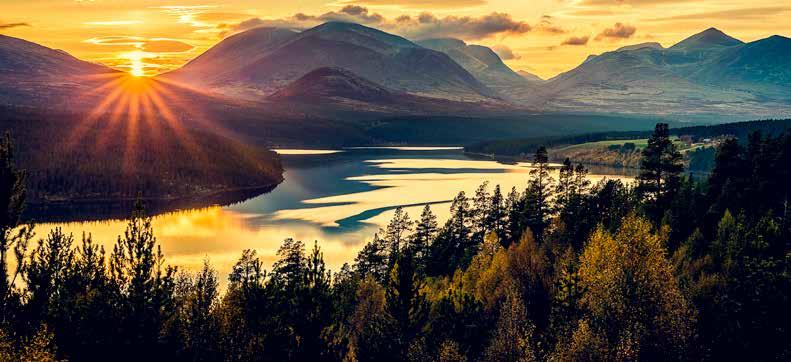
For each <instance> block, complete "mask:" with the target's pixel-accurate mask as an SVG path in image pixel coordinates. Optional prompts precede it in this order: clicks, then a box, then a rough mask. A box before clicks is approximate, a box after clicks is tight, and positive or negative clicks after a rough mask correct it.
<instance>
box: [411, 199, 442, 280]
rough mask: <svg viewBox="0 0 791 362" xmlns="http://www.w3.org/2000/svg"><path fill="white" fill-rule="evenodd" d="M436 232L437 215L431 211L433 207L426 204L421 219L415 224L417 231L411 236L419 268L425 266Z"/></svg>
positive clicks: (412, 247) (421, 268)
mask: <svg viewBox="0 0 791 362" xmlns="http://www.w3.org/2000/svg"><path fill="white" fill-rule="evenodd" d="M436 234H437V217H436V216H435V215H434V213H433V212H431V207H430V206H429V205H426V206H424V207H423V212H422V213H421V214H420V221H418V223H417V225H416V226H415V233H414V234H413V235H412V238H410V248H411V249H412V250H413V253H414V255H415V262H416V263H417V265H418V269H419V270H423V269H424V268H425V263H426V258H427V257H428V248H429V245H430V244H431V242H432V241H433V240H434V237H435V236H436Z"/></svg>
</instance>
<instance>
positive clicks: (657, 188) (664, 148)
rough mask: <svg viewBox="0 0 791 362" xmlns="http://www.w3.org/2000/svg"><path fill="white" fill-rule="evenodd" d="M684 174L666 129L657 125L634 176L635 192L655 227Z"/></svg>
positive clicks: (679, 154)
mask: <svg viewBox="0 0 791 362" xmlns="http://www.w3.org/2000/svg"><path fill="white" fill-rule="evenodd" d="M683 171H684V164H683V163H682V157H681V153H680V152H678V150H677V149H676V146H675V145H674V144H673V141H672V140H671V139H670V131H669V129H668V125H667V124H666V123H658V124H657V125H656V128H655V129H654V133H653V134H652V135H651V137H650V138H649V139H648V146H646V148H645V149H644V150H643V158H642V160H641V161H640V174H639V175H638V176H637V182H638V184H637V192H638V194H639V195H640V196H641V198H642V199H643V202H644V204H645V206H646V212H647V213H648V215H649V216H650V217H651V219H652V220H653V221H654V222H655V223H659V221H660V220H661V219H662V217H663V216H664V213H665V211H667V210H668V208H669V207H670V203H671V202H672V201H673V199H674V198H675V196H676V194H677V193H678V190H679V187H680V186H681V173H682V172H683Z"/></svg>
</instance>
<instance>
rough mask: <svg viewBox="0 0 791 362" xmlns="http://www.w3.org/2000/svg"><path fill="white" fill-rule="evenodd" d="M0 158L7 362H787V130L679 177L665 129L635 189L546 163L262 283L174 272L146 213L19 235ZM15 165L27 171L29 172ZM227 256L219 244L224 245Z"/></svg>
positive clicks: (6, 164) (5, 164)
mask: <svg viewBox="0 0 791 362" xmlns="http://www.w3.org/2000/svg"><path fill="white" fill-rule="evenodd" d="M10 151H11V147H10V141H9V140H8V139H5V140H4V142H3V143H2V145H1V146H0V257H1V258H2V260H0V262H1V264H0V266H1V267H2V268H0V273H2V275H0V301H2V304H0V308H1V309H0V313H1V315H2V320H1V321H0V330H2V333H1V334H0V360H10V361H29V360H45V361H52V360H60V359H67V360H73V361H81V360H142V359H148V360H185V361H186V360H189V361H202V360H206V361H213V360H228V361H249V360H263V361H267V360H313V361H318V360H328V361H331V360H345V361H355V360H359V361H370V360H378V361H390V360H415V361H475V360H493V361H533V360H563V361H565V360H575V361H577V360H583V361H610V360H617V361H631V360H756V361H766V360H788V359H789V358H791V335H789V334H790V331H789V328H791V314H790V313H788V311H787V305H788V303H789V297H791V274H790V272H791V269H789V267H791V243H790V242H789V241H790V240H791V238H790V236H791V217H790V216H791V215H789V212H788V211H789V210H788V199H789V191H788V190H789V188H788V186H789V185H791V173H790V171H791V169H790V168H789V166H790V165H791V133H785V134H782V135H777V136H762V135H761V134H760V133H753V134H752V135H751V136H749V137H748V140H747V142H746V143H744V144H742V143H739V142H737V141H736V140H735V139H729V140H726V141H724V142H722V143H721V145H720V146H719V149H718V150H717V154H716V158H715V165H714V169H713V172H712V173H711V175H710V177H708V179H706V180H701V181H692V180H689V179H688V178H686V177H684V169H683V165H682V163H681V155H680V153H679V152H678V150H677V149H676V148H675V145H674V144H673V142H672V141H671V140H670V131H669V130H668V127H667V125H666V124H659V125H657V127H656V129H655V131H654V133H653V134H652V135H651V137H650V139H649V142H648V146H647V147H646V148H645V149H644V150H643V151H642V159H641V169H640V174H639V176H638V178H637V181H636V183H635V184H634V185H632V184H624V183H622V182H620V181H617V180H604V181H602V182H600V183H597V184H590V183H589V182H588V181H587V179H586V175H587V170H586V168H585V167H584V166H582V165H574V164H573V163H572V162H571V161H570V160H566V162H564V163H563V166H562V168H561V169H560V170H559V174H558V176H557V180H555V179H554V178H553V177H552V175H554V173H551V172H550V166H549V164H548V160H547V154H546V149H545V148H543V147H539V148H538V149H537V150H536V152H535V154H534V158H533V162H534V166H535V167H534V169H533V170H532V171H531V173H530V176H529V179H527V180H525V181H526V187H525V188H524V189H523V190H518V189H516V188H514V189H512V190H510V191H504V190H501V189H500V187H499V186H497V185H494V186H493V187H492V186H490V185H487V184H483V185H481V187H479V188H478V190H477V191H476V192H475V193H474V194H473V195H466V194H465V193H463V192H462V193H459V194H458V196H457V197H456V198H455V199H454V200H453V202H452V205H451V214H450V217H449V219H448V220H447V221H446V222H445V223H444V224H442V225H440V224H439V223H438V221H437V218H436V217H435V216H434V214H433V213H432V210H431V208H430V207H428V206H426V207H425V209H424V210H423V212H422V214H421V215H419V216H417V218H416V219H414V220H413V219H412V218H411V217H410V216H408V215H407V214H406V213H404V212H403V211H402V210H400V209H399V210H396V212H395V216H394V218H393V219H392V221H391V222H390V223H389V224H388V225H387V226H386V227H385V228H384V229H383V230H381V231H380V232H379V233H378V234H377V235H376V236H374V238H373V240H372V241H371V242H369V243H367V244H366V245H365V246H364V247H363V248H362V250H361V251H360V252H359V254H358V256H357V257H356V259H355V260H354V261H353V262H352V263H350V264H348V265H344V266H343V267H342V268H341V269H340V270H337V271H334V272H333V271H330V270H327V268H326V266H325V264H324V261H323V257H322V252H321V250H320V248H319V247H318V245H317V243H316V244H313V245H305V243H303V242H302V241H298V240H292V239H288V240H285V241H284V242H283V244H282V246H281V247H280V249H279V251H278V257H279V260H278V261H277V262H275V263H274V265H272V267H271V269H270V270H265V267H264V265H263V264H262V262H261V260H260V259H259V258H258V257H257V255H256V253H255V251H252V250H245V251H242V252H241V257H240V258H239V260H238V262H237V263H236V264H235V266H234V267H233V271H232V272H231V273H230V275H228V276H227V280H228V286H227V288H226V290H222V291H221V290H220V288H219V287H218V278H220V276H218V275H217V273H216V272H215V271H214V270H213V269H212V267H211V264H210V261H208V260H207V261H206V263H205V266H204V268H203V270H202V271H200V272H197V273H194V274H193V273H186V272H180V271H178V270H177V269H175V268H173V267H170V266H168V265H167V264H166V262H165V258H164V256H163V255H162V253H161V252H160V251H159V248H158V246H157V242H156V236H155V235H153V232H152V228H151V219H150V218H148V217H146V216H145V215H144V212H143V210H142V207H141V206H138V207H136V208H135V210H134V212H133V214H132V216H131V218H130V219H129V222H128V226H127V230H126V232H125V233H124V234H123V235H121V236H119V238H118V240H117V242H116V244H115V246H114V247H113V249H112V250H104V249H102V248H100V247H98V246H97V243H96V242H94V241H93V240H92V239H91V236H90V235H82V236H79V235H78V236H74V235H67V234H64V233H62V232H60V231H59V230H55V231H53V232H51V233H50V234H49V235H44V236H42V237H40V238H34V235H33V230H34V226H33V225H25V224H23V223H22V222H21V221H20V213H21V211H22V209H23V207H24V203H25V197H26V192H25V182H24V178H25V173H24V172H23V171H22V170H21V169H19V168H17V165H15V163H14V162H13V158H12V154H11V152H10ZM18 166H19V167H20V168H23V167H24V166H25V165H24V164H20V165H18ZM217 242H222V240H218V241H217Z"/></svg>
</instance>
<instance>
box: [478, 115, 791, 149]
mask: <svg viewBox="0 0 791 362" xmlns="http://www.w3.org/2000/svg"><path fill="white" fill-rule="evenodd" d="M789 128H791V119H778V120H761V121H746V122H733V123H722V124H715V125H704V126H691V127H673V128H671V129H670V134H671V135H674V136H682V135H687V136H690V137H693V138H695V139H701V138H713V137H718V136H732V137H735V138H737V139H739V140H740V142H746V140H747V136H748V135H749V134H751V133H753V132H762V133H764V134H767V135H779V134H782V133H783V132H785V131H786V130H787V129H789ZM650 134H651V132H650V131H628V132H622V131H616V132H597V133H585V134H578V135H571V136H554V137H544V136H542V137H535V138H521V139H519V138H512V139H501V140H491V141H483V142H477V143H473V144H470V145H468V146H466V147H465V148H464V149H465V150H466V151H467V152H474V153H482V154H488V155H497V156H520V155H527V156H529V155H531V154H533V153H534V152H535V151H536V149H538V148H539V147H541V146H545V147H559V146H567V145H575V144H580V143H586V142H598V141H614V140H631V139H639V138H647V137H648V136H649V135H650Z"/></svg>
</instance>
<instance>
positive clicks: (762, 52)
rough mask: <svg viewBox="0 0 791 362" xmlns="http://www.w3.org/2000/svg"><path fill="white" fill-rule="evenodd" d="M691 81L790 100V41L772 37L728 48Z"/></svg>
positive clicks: (694, 75) (697, 72)
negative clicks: (762, 93)
mask: <svg viewBox="0 0 791 362" xmlns="http://www.w3.org/2000/svg"><path fill="white" fill-rule="evenodd" d="M692 78H694V79H696V80H698V81H700V82H704V83H707V84H712V85H717V86H722V87H739V88H756V89H760V90H761V91H763V92H773V93H777V94H778V95H781V96H785V98H787V99H791V39H789V38H786V37H783V36H779V35H774V36H771V37H768V38H766V39H760V40H756V41H754V42H750V43H747V44H744V45H741V46H736V47H732V48H729V49H727V50H725V51H723V52H722V53H721V54H720V55H718V56H717V57H715V58H714V59H713V60H711V61H710V62H708V63H707V64H705V66H704V67H702V68H701V69H699V70H698V71H696V72H694V73H693V74H692Z"/></svg>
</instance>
